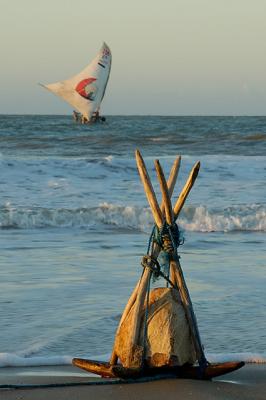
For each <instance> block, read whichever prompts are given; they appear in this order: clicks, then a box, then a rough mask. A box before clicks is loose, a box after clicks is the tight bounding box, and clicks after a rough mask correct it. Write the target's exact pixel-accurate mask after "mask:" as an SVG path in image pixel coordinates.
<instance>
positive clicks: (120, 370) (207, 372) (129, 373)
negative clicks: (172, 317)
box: [72, 358, 245, 380]
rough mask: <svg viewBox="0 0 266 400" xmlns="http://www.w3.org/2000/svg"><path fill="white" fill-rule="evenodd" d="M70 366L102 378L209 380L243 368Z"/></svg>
mask: <svg viewBox="0 0 266 400" xmlns="http://www.w3.org/2000/svg"><path fill="white" fill-rule="evenodd" d="M72 364H73V365H75V366H76V367H79V368H82V369H84V370H85V371H88V372H91V373H94V374H97V375H100V376H102V377H104V378H121V379H138V378H143V377H147V378H148V377H152V376H158V375H159V376H162V377H167V376H169V377H175V378H182V379H202V380H211V379H212V378H215V377H217V376H221V375H225V374H228V373H230V372H233V371H236V370H237V369H239V368H241V367H243V366H244V365H245V363H244V362H243V361H232V362H225V363H217V364H208V365H207V366H206V367H205V368H204V369H202V368H200V367H198V366H191V365H184V366H182V367H171V366H164V367H156V368H149V367H144V368H141V369H133V368H124V367H123V366H122V365H121V364H115V365H111V364H110V363H108V362H104V361H95V360H88V359H83V358H73V360H72Z"/></svg>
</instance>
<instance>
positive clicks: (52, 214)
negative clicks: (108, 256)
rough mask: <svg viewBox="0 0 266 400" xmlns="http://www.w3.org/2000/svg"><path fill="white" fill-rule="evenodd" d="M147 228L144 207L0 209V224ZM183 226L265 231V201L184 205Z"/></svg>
mask: <svg viewBox="0 0 266 400" xmlns="http://www.w3.org/2000/svg"><path fill="white" fill-rule="evenodd" d="M99 223H101V224H106V225H112V226H114V227H118V228H127V229H137V230H140V231H144V232H149V231H150V229H151V227H152V224H153V219H152V216H151V212H150V210H149V209H148V208H147V207H133V206H123V205H117V204H112V203H102V204H100V205H99V206H98V207H88V208H86V207H82V208H74V209H67V208H58V209H49V208H42V207H32V208H23V207H18V208H16V207H13V206H12V205H11V204H10V203H6V205H5V206H4V207H2V208H1V209H0V228H19V229H25V228H26V229H34V228H44V227H54V228H62V227H77V228H79V227H90V226H92V225H95V224H99ZM179 225H180V227H181V228H182V229H185V230H188V231H198V232H232V231H250V232H256V231H266V205H264V204H250V205H239V206H233V207H227V208H216V209H209V208H207V207H205V206H201V205H200V206H187V207H184V210H183V211H182V214H181V215H180V218H179Z"/></svg>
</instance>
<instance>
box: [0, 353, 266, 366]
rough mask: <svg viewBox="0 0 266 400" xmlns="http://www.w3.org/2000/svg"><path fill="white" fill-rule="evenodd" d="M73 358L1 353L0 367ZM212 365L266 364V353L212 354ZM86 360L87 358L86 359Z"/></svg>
mask: <svg viewBox="0 0 266 400" xmlns="http://www.w3.org/2000/svg"><path fill="white" fill-rule="evenodd" d="M73 357H74V356H73ZM73 357H72V356H50V357H49V356H46V357H22V356H19V355H17V354H12V353H0V367H1V368H3V367H38V366H46V365H71V361H72V358H73ZM109 357H110V355H109V354H105V355H101V356H88V357H87V358H90V359H92V360H102V361H107V360H108V359H109ZM206 357H207V359H208V361H209V362H211V363H220V362H227V361H245V362H246V363H249V364H266V353H263V354H256V353H217V354H215V353H210V354H207V355H206ZM84 358H86V357H84Z"/></svg>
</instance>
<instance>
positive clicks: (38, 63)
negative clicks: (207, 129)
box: [0, 0, 266, 115]
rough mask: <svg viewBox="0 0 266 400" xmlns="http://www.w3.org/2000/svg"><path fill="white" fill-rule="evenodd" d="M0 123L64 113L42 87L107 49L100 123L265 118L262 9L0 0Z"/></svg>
mask: <svg viewBox="0 0 266 400" xmlns="http://www.w3.org/2000/svg"><path fill="white" fill-rule="evenodd" d="M0 7H1V13H0V57H1V58H0V60H1V67H0V68H1V69H0V71H1V74H0V88H1V90H0V114H5V113H9V114H24V113H25V114H68V113H70V112H72V108H71V107H70V106H69V105H68V104H66V103H64V102H63V101H62V100H60V99H59V98H57V97H56V96H54V95H53V94H51V93H49V92H48V91H46V90H44V89H42V88H41V87H40V86H38V82H41V83H52V82H56V81H58V80H64V79H66V78H68V77H70V76H72V75H74V74H76V73H78V72H79V71H80V70H81V69H83V68H84V67H85V66H86V65H87V64H88V63H89V62H90V61H91V60H92V59H93V58H94V57H95V55H96V54H97V52H98V51H99V49H100V47H101V45H102V42H103V41H105V42H106V43H107V44H108V45H109V47H110V48H111V50H112V55H113V63H112V71H111V75H110V80H109V84H108V88H107V91H106V95H105V99H104V101H103V104H102V111H103V113H104V114H106V115H110V114H114V115H265V113H266V111H265V110H266V44H265V43H266V22H265V21H266V0H252V1H250V0H163V1H158V0H134V1H132V0H130V1H129V0H94V1H91V0H71V1H69V0H45V1H43V0H0Z"/></svg>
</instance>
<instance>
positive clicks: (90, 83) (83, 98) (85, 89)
mask: <svg viewBox="0 0 266 400" xmlns="http://www.w3.org/2000/svg"><path fill="white" fill-rule="evenodd" d="M111 64H112V54H111V50H110V48H109V47H108V46H107V44H106V43H103V45H102V47H101V49H100V51H99V52H98V54H97V55H96V57H95V58H94V59H93V60H92V62H91V63H90V64H89V65H87V66H86V67H85V68H84V69H83V70H82V71H81V72H79V73H78V74H77V75H74V76H72V77H71V78H69V79H66V80H64V81H59V82H55V83H50V84H47V85H41V86H43V87H44V88H46V89H48V90H49V91H51V92H52V93H54V94H56V95H57V96H59V97H61V98H62V99H63V100H65V101H66V102H67V103H69V104H70V105H71V106H72V107H73V108H74V110H75V111H73V116H74V119H75V120H76V121H80V122H82V123H87V122H96V121H100V120H102V119H101V118H100V117H99V113H100V107H101V103H102V100H103V97H104V94H105V90H106V86H107V83H108V79H109V76H110V71H111ZM103 120H104V118H103Z"/></svg>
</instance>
